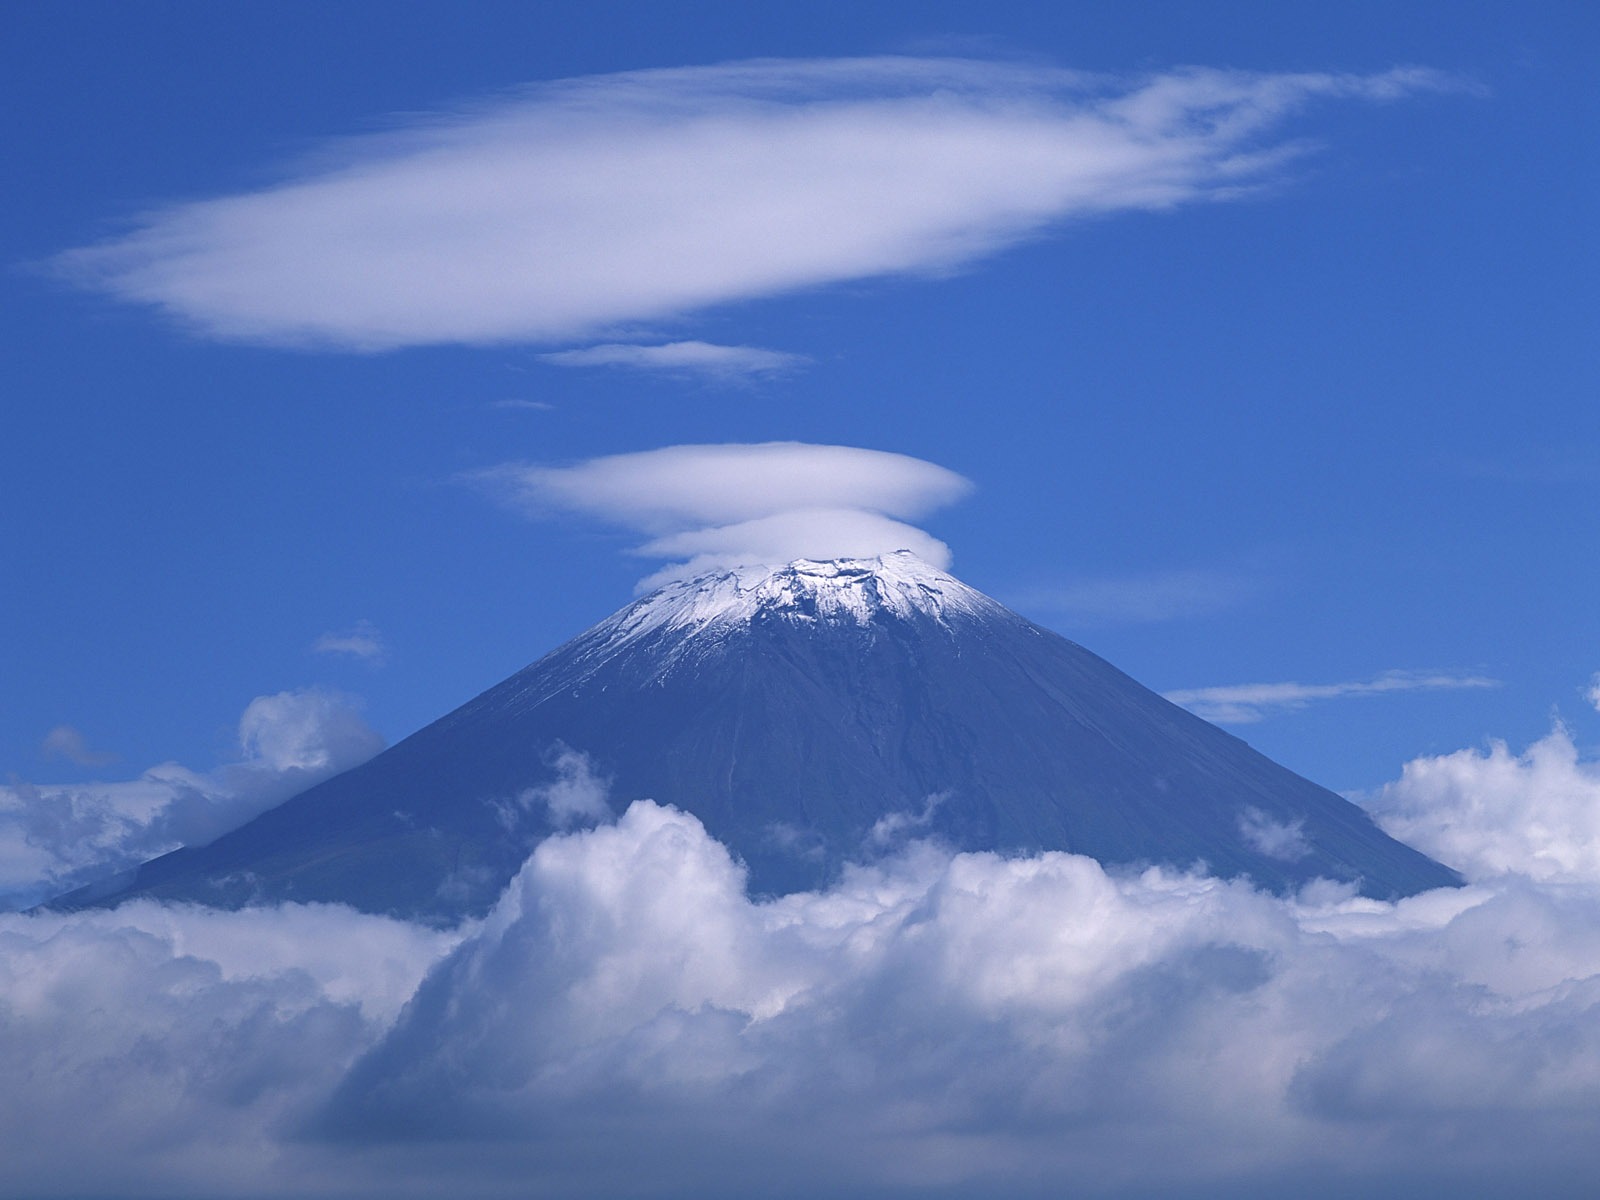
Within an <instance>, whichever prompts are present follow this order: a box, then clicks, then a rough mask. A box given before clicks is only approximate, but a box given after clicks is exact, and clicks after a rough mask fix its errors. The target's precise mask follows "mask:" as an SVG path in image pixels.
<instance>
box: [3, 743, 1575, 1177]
mask: <svg viewBox="0 0 1600 1200" xmlns="http://www.w3.org/2000/svg"><path fill="white" fill-rule="evenodd" d="M572 753H573V754H574V755H577V754H579V753H580V752H579V751H578V750H576V749H574V750H573V751H572ZM1510 763H1511V766H1510V768H1508V767H1507V765H1506V764H1505V763H1502V762H1498V761H1497V760H1496V758H1495V755H1494V754H1490V755H1488V756H1483V755H1476V756H1465V757H1459V758H1450V759H1448V760H1447V765H1448V767H1449V769H1450V771H1451V772H1453V778H1454V781H1455V786H1457V787H1458V789H1459V788H1465V787H1467V786H1468V781H1466V778H1465V777H1466V775H1467V774H1468V773H1469V772H1471V771H1474V770H1475V771H1477V773H1478V775H1479V779H1478V781H1477V783H1478V786H1481V787H1484V788H1495V789H1496V791H1497V794H1500V795H1504V796H1507V797H1509V796H1512V795H1519V794H1520V795H1522V796H1523V797H1524V799H1534V798H1536V797H1535V793H1536V792H1537V790H1538V789H1539V788H1540V787H1543V786H1545V785H1546V784H1553V785H1554V786H1556V787H1557V788H1558V789H1559V788H1565V787H1566V786H1567V784H1568V783H1569V782H1570V780H1569V779H1568V778H1567V776H1566V775H1565V774H1563V773H1562V771H1560V770H1558V771H1555V772H1554V773H1553V774H1552V773H1550V768H1549V764H1548V763H1547V762H1546V763H1543V764H1541V760H1540V759H1539V757H1538V756H1536V755H1531V756H1529V757H1528V758H1526V759H1522V760H1515V759H1513V760H1510ZM1577 765H1578V766H1579V767H1582V768H1584V769H1586V770H1587V769H1588V765H1586V764H1582V763H1578V764H1577ZM1558 766H1563V765H1562V764H1558ZM1508 769H1515V770H1516V771H1520V772H1521V774H1520V776H1518V780H1519V786H1521V787H1522V788H1523V790H1522V791H1521V792H1517V791H1515V789H1508V788H1507V786H1506V781H1505V779H1504V778H1503V777H1504V775H1505V773H1506V771H1507V770H1508ZM1564 769H1565V768H1564V766H1563V770H1564ZM1408 774H1411V775H1417V776H1418V777H1419V778H1420V777H1425V776H1426V774H1427V773H1426V772H1425V771H1421V770H1420V769H1419V770H1418V771H1413V772H1408ZM585 778H588V779H589V783H590V784H592V785H593V786H595V787H598V786H599V785H598V782H597V781H595V780H593V779H592V778H590V777H589V776H588V775H586V776H585ZM1419 786H1420V785H1413V788H1412V790H1411V791H1410V792H1409V793H1408V804H1409V805H1410V807H1409V809H1408V813H1409V815H1410V817H1411V818H1412V819H1414V820H1417V821H1421V820H1422V819H1423V816H1422V803H1423V797H1424V795H1425V794H1427V793H1425V792H1424V791H1423V790H1418V787H1419ZM1436 792H1437V790H1436ZM1434 794H1436V793H1434ZM1442 803H1443V804H1444V807H1443V810H1442V817H1443V819H1444V820H1446V821H1447V820H1449V819H1451V817H1452V814H1453V813H1454V812H1455V809H1454V808H1452V804H1453V803H1454V802H1453V801H1450V800H1448V798H1447V797H1446V798H1445V799H1444V800H1443V801H1442ZM1563 803H1564V802H1563ZM595 811H597V812H598V811H600V807H599V806H596V808H595ZM1488 811H1491V812H1495V813H1498V814H1499V815H1500V818H1501V819H1502V821H1503V827H1504V829H1505V832H1506V833H1507V835H1508V836H1511V835H1513V833H1514V831H1515V829H1516V828H1517V827H1518V826H1519V825H1520V824H1521V823H1522V822H1523V821H1524V819H1525V818H1526V816H1527V813H1526V812H1525V811H1523V812H1518V811H1514V806H1513V805H1512V804H1511V802H1510V800H1509V799H1508V800H1507V801H1506V802H1505V803H1504V804H1502V805H1501V806H1500V807H1499V808H1496V809H1491V810H1488ZM1488 820H1489V818H1488V817H1487V816H1486V817H1484V818H1483V822H1484V824H1483V827H1484V828H1485V829H1486V828H1487V821H1488ZM915 824H916V814H914V813H908V814H907V821H906V826H907V828H908V829H914V827H915ZM1573 836H1575V837H1580V838H1581V837H1583V836H1588V837H1589V838H1590V840H1591V841H1592V840H1593V835H1592V834H1589V835H1584V834H1582V833H1581V832H1580V833H1576V834H1574V835H1573ZM890 840H892V839H890ZM1588 849H1589V850H1590V851H1592V849H1593V847H1592V846H1591V847H1588ZM1528 861H1529V862H1530V863H1533V864H1535V865H1537V863H1538V862H1539V861H1540V860H1539V859H1538V858H1537V857H1535V858H1532V859H1529V860H1528ZM1597 931H1600V876H1597V875H1596V874H1595V873H1594V872H1592V871H1583V870H1578V869H1571V870H1568V871H1567V872H1566V873H1565V874H1563V875H1562V876H1561V878H1560V879H1559V880H1556V881H1547V882H1540V881H1538V880H1536V879H1535V878H1532V877H1530V874H1529V873H1528V872H1521V873H1519V872H1516V871H1512V870H1509V869H1506V868H1499V869H1497V871H1496V873H1495V874H1494V875H1493V878H1492V879H1490V878H1488V876H1487V875H1486V876H1485V881H1483V882H1479V883H1475V884H1473V885H1471V886H1469V887H1466V888H1460V889H1446V890H1443V891H1438V892H1430V893H1424V894H1422V895H1419V896H1416V897H1412V898H1411V899H1408V900H1404V901H1400V902H1398V903H1383V902H1379V901H1373V900H1367V899H1362V898H1359V897H1356V896H1353V895H1351V894H1350V893H1348V892H1345V891H1340V890H1338V889H1336V888H1333V887H1321V886H1314V887H1313V888H1311V889H1309V890H1308V891H1307V892H1305V893H1303V894H1302V895H1300V896H1299V897H1297V898H1294V899H1292V900H1282V899H1279V898H1275V897H1272V896H1268V895H1265V894H1263V893H1260V892H1257V891H1254V890H1252V889H1251V888H1249V887H1247V886H1245V885H1244V884H1241V883H1237V882H1228V881H1224V880H1219V879H1216V878H1212V877H1209V876H1205V875H1201V874H1184V873H1173V872H1169V871H1160V870H1152V871H1147V872H1144V873H1142V874H1114V873H1108V872H1107V871H1105V870H1104V869H1102V868H1101V867H1100V866H1099V865H1098V864H1096V863H1095V862H1093V861H1092V860H1090V859H1087V858H1083V857H1080V856H1076V855H1071V854H1064V853H1048V854H1041V855H1037V856H1033V857H1029V858H1004V857H1001V856H997V855H993V854H952V853H949V852H947V851H945V850H942V849H940V848H939V847H937V846H933V845H929V844H925V843H918V842H915V841H912V842H909V843H907V842H904V841H901V842H899V843H898V848H897V849H895V850H893V851H892V852H890V853H889V854H888V855H887V856H886V857H881V858H878V859H876V860H872V861H864V862H862V863H861V864H859V865H858V866H856V867H854V868H852V869H851V870H850V871H848V872H847V874H846V875H845V876H844V878H843V879H841V880H840V881H839V882H838V883H837V884H836V885H835V886H833V887H832V888H830V889H829V890H827V891H824V892H817V893H806V894H799V895H793V896H787V897H783V898H781V899H777V900H768V901H759V902H758V901H753V900H751V899H750V898H749V896H748V895H747V894H746V892H745V890H744V874H743V870H742V868H741V866H740V865H739V864H738V863H737V862H736V861H735V860H734V859H733V858H732V857H731V856H730V855H729V853H728V851H727V850H726V849H725V848H724V847H723V846H721V845H720V844H719V843H718V842H716V841H715V840H714V839H712V838H711V837H710V836H709V835H708V834H707V833H706V831H705V829H704V828H703V827H702V826H701V825H700V824H699V822H698V821H696V820H695V819H694V818H693V817H692V816H689V815H687V814H685V813H682V812H679V811H677V810H674V809H672V808H668V807H664V806H660V805H657V804H654V803H651V802H649V801H638V802H635V803H633V804H632V805H631V806H628V807H627V808H626V810H625V811H624V812H623V813H622V815H621V816H620V817H619V818H617V819H616V820H615V821H614V822H612V823H609V824H602V825H599V826H597V827H594V828H587V829H584V830H581V831H578V832H573V833H569V834H564V835H562V836H558V837H554V838H551V839H549V840H547V841H546V842H544V843H543V844H542V845H540V846H539V847H538V848H537V849H536V850H535V851H534V853H533V854H532V855H531V857H530V858H529V859H528V861H527V863H526V864H525V865H524V867H523V869H522V871H521V872H520V873H519V875H518V876H517V877H516V879H515V880H514V881H513V882H512V884H511V885H510V886H509V887H508V888H507V890H506V892H505V894H504V895H503V896H502V898H501V900H500V902H499V903H498V905H497V906H496V907H495V908H494V910H493V911H492V912H491V913H490V915H489V916H488V917H486V918H485V919H484V920H483V921H481V922H479V923H476V924H474V925H471V926H468V927H465V928H462V929H459V930H454V931H444V932H441V931H433V930H426V929H421V928H418V927H415V926H411V925H407V924H405V923H402V922H398V921H393V920H389V919H386V918H381V917H372V916H365V915H361V914H357V913H353V912H350V911H349V910H346V909H342V908H338V907H298V906H293V905H290V906H284V907H281V908H276V909H261V910H247V911H245V912H240V913H218V912H210V911H205V910H197V909H193V908H174V907H162V906H159V905H155V904H152V903H150V902H138V903H134V904H130V905H127V906H124V907H123V908H121V909H118V910H116V911H114V912H98V913H86V914H75V915H71V916H61V915H49V914H46V915H39V916H20V915H12V916H7V917H0V1067H3V1071H0V1155H3V1156H4V1158H5V1161H6V1163H7V1172H8V1184H9V1186H11V1187H12V1188H13V1189H14V1190H15V1191H16V1192H17V1193H19V1194H30V1195H32V1194H37V1195H60V1196H66V1195H81V1194H85V1193H93V1194H109V1195H134V1194H148V1193H159V1194H190V1195H223V1194H229V1193H241V1194H242V1193H248V1194H251V1195H263V1194H265V1195H284V1196H292V1195H307V1196H330V1195H332V1196H338V1195H356V1194H373V1193H375V1192H381V1193H383V1194H386V1195H398V1196H406V1195H413V1196H424V1195H438V1194H444V1193H448V1194H452V1195H462V1196H479V1195H483V1196H488V1195H502V1194H516V1195H527V1194H542V1193H548V1194H559V1195H574V1196H582V1195H590V1196H614V1195H619V1194H628V1195H644V1196H650V1195H684V1194H693V1195H704V1196H730V1197H731V1196H747V1195H751V1194H761V1195H774V1196H796V1197H799V1196H814V1195H817V1194H822V1193H827V1194H849V1195H854V1196H879V1195H882V1196H892V1195H905V1194H918V1195H947V1196H961V1197H973V1196H978V1197H981V1196H1017V1195H1024V1196H1026V1195H1038V1196H1046V1195H1048V1196H1058V1195H1061V1194H1064V1193H1066V1192H1070V1193H1071V1194H1076V1195H1087V1196H1097V1195H1118V1196H1124V1195H1150V1196H1157V1195H1160V1196H1180V1197H1181V1196H1214V1195H1228V1196H1281V1195H1287V1194H1294V1195H1309V1196H1317V1195H1323V1196H1334V1195H1350V1194H1362V1195H1373V1196H1394V1197H1400V1196H1414V1195H1416V1194H1419V1193H1421V1192H1428V1191H1433V1192H1438V1191H1454V1192H1455V1193H1457V1194H1464V1195H1474V1196H1483V1195H1491V1196H1508V1197H1509V1196H1521V1195H1529V1194H1538V1195H1546V1196H1578V1195H1584V1194H1586V1189H1587V1188H1588V1186H1589V1185H1590V1184H1591V1183H1592V1180H1593V1179H1594V1178H1595V1173H1596V1172H1597V1171H1600V1149H1597V1148H1596V1147H1597V1146H1600V1140H1597V1139H1596V1137H1595V1136H1594V1134H1595V1118H1594V1115H1593V1114H1594V1113H1595V1112H1596V1111H1597V1109H1600V932H1597Z"/></svg>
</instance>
